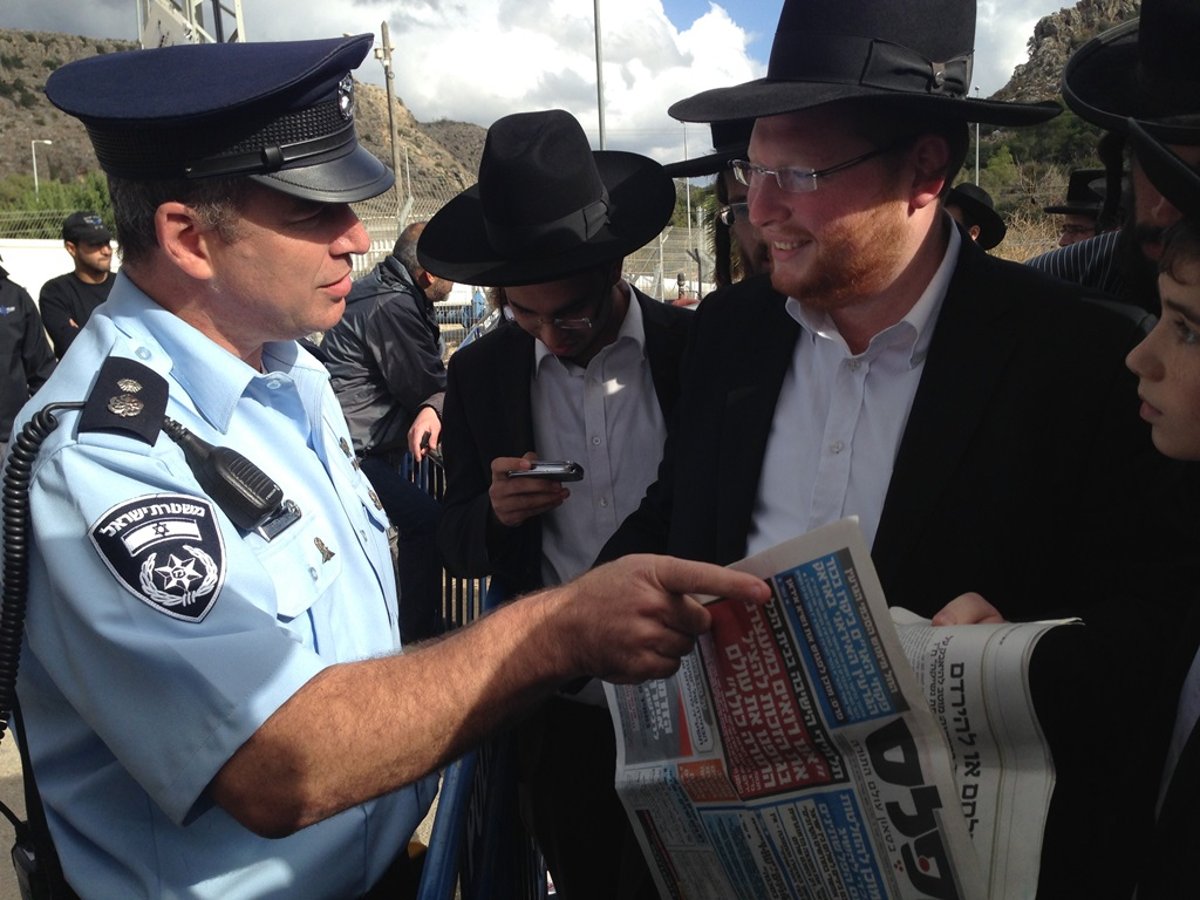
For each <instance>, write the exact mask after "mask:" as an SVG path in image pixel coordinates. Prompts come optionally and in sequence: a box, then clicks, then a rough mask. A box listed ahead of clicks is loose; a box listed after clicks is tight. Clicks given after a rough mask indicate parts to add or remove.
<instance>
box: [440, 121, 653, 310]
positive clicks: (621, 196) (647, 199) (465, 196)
mask: <svg viewBox="0 0 1200 900" xmlns="http://www.w3.org/2000/svg"><path fill="white" fill-rule="evenodd" d="M674 210H675V182H673V181H672V180H671V179H670V178H669V177H668V176H667V175H666V174H665V173H664V172H663V168H662V166H660V165H659V164H658V163H656V162H655V161H654V160H652V159H648V158H647V157H645V156H640V155H638V154H636V153H625V152H621V151H616V150H596V151H593V150H592V149H591V147H590V146H588V141H587V136H586V135H585V134H584V133H583V129H582V128H581V127H580V125H579V122H577V121H576V120H575V117H574V116H572V115H571V114H570V113H568V112H565V111H563V110H561V109H552V110H545V111H541V112H528V113H517V114H515V115H511V116H505V117H504V118H502V119H499V120H497V121H496V122H495V123H494V124H493V125H492V127H491V128H489V129H488V133H487V139H486V141H485V142H484V147H483V157H482V159H481V160H480V163H479V182H478V184H475V185H474V186H472V187H470V188H468V189H467V190H465V191H463V192H462V193H461V194H459V195H458V196H457V197H455V198H454V199H453V200H451V201H450V202H449V203H447V204H446V205H445V206H443V207H442V208H441V209H440V210H439V211H438V212H437V214H436V215H434V217H433V218H432V219H430V220H429V224H428V225H426V226H425V231H424V232H422V234H421V242H420V243H419V244H418V245H417V256H418V258H419V259H420V261H421V265H422V267H424V268H425V269H427V270H429V271H430V272H432V273H434V274H435V275H439V276H441V277H442V278H448V279H450V280H451V281H457V282H459V283H460V284H479V285H488V286H498V287H507V286H511V285H521V284H540V283H542V282H546V281H555V280H557V279H559V278H566V277H567V276H569V275H573V274H575V273H577V272H581V271H583V270H585V269H588V268H591V267H592V266H596V265H600V264H601V263H604V262H608V261H612V260H617V259H620V258H622V257H624V256H627V255H628V254H629V253H631V252H633V251H634V250H636V249H638V248H639V247H641V246H643V245H645V244H646V243H647V242H648V241H650V239H651V238H653V237H654V236H655V235H656V234H658V233H659V232H660V231H662V229H663V226H665V225H666V224H667V222H668V221H670V218H671V214H672V212H674Z"/></svg>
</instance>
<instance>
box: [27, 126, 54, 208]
mask: <svg viewBox="0 0 1200 900" xmlns="http://www.w3.org/2000/svg"><path fill="white" fill-rule="evenodd" d="M53 143H54V141H48V140H46V139H44V138H42V139H34V140H32V141H30V142H29V153H30V155H31V156H32V157H33V196H35V197H36V196H38V195H39V194H40V193H41V191H40V190H39V189H38V177H37V145H38V144H53Z"/></svg>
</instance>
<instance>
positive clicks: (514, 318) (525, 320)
mask: <svg viewBox="0 0 1200 900" xmlns="http://www.w3.org/2000/svg"><path fill="white" fill-rule="evenodd" d="M510 302H511V301H510ZM504 318H506V319H507V320H508V321H510V322H517V323H518V324H519V325H520V326H521V327H522V328H532V329H538V328H541V327H542V326H543V325H550V326H552V327H554V328H557V329H558V330H559V331H586V330H587V329H589V328H591V327H592V326H593V325H594V324H595V322H594V321H593V320H592V319H588V318H577V319H555V318H550V319H547V318H546V317H545V316H535V315H534V314H533V313H531V312H525V310H523V309H522V310H518V309H513V307H512V306H505V307H504Z"/></svg>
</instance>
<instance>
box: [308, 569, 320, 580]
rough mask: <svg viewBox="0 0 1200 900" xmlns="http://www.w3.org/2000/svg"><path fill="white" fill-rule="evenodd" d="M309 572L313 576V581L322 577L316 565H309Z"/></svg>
mask: <svg viewBox="0 0 1200 900" xmlns="http://www.w3.org/2000/svg"><path fill="white" fill-rule="evenodd" d="M308 574H309V576H310V577H311V578H312V580H313V581H316V580H317V579H318V578H319V577H320V574H321V573H320V572H318V571H317V569H316V567H315V566H309V567H308Z"/></svg>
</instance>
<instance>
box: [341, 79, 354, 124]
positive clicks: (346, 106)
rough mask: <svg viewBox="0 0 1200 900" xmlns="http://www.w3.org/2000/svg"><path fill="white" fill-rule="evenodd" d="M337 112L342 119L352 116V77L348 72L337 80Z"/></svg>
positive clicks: (351, 117)
mask: <svg viewBox="0 0 1200 900" xmlns="http://www.w3.org/2000/svg"><path fill="white" fill-rule="evenodd" d="M338 112H340V113H341V114H342V118H343V119H353V118H354V79H353V78H352V77H351V76H350V75H349V74H347V75H346V77H345V78H343V79H342V80H341V81H339V82H338Z"/></svg>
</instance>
